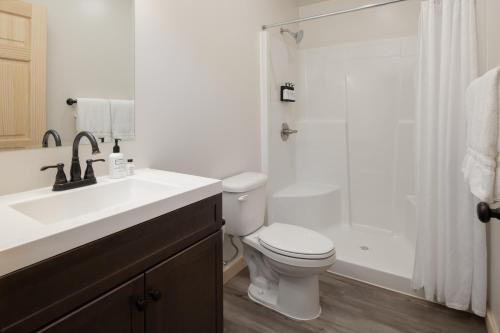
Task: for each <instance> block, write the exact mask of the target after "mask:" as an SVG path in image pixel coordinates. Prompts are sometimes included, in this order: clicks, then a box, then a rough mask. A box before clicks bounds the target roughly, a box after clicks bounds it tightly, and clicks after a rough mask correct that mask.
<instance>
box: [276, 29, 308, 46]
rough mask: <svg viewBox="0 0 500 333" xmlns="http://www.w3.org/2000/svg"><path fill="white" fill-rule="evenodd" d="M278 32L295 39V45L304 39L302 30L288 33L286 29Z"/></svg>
mask: <svg viewBox="0 0 500 333" xmlns="http://www.w3.org/2000/svg"><path fill="white" fill-rule="evenodd" d="M280 32H281V33H282V34H284V33H285V32H286V33H287V34H289V35H290V36H292V38H293V39H295V42H296V43H297V44H300V42H301V41H302V39H303V38H304V30H299V31H297V32H293V31H290V30H288V29H283V28H281V30H280Z"/></svg>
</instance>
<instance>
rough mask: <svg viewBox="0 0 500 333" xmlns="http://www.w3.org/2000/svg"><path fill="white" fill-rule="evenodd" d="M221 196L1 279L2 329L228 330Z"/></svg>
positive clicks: (52, 331) (77, 332)
mask: <svg viewBox="0 0 500 333" xmlns="http://www.w3.org/2000/svg"><path fill="white" fill-rule="evenodd" d="M221 227H222V196H221V195H216V196H214V197H210V198H207V199H204V200H202V201H199V202H197V203H194V204H192V205H189V206H187V207H184V208H181V209H178V210H176V211H173V212H170V213H168V214H165V215H163V216H160V217H158V218H155V219H153V220H151V221H146V222H144V223H141V224H138V225H136V226H135V227H132V228H129V229H126V230H123V231H121V232H119V233H116V234H112V235H110V236H107V237H105V238H102V239H99V240H96V241H94V242H92V243H89V244H86V245H84V246H81V247H79V248H76V249H74V250H71V251H69V252H66V253H63V254H61V255H58V256H56V257H53V258H50V259H47V260H44V261H42V262H40V263H37V264H35V265H32V266H30V267H27V268H24V269H22V270H19V271H16V272H14V273H11V274H9V275H7V276H4V277H0V332H9V333H12V332H44V333H59V332H60V333H63V332H64V333H65V332H72V333H80V332H81V333H84V332H85V333H88V332H92V333H101V332H102V333H105V332H106V333H109V332H119V333H121V332H124V333H125V332H131V333H132V332H133V333H140V332H147V333H156V332H158V333H163V332H169V333H177V332H179V333H181V332H182V333H187V332H197V333H203V332H206V333H212V332H213V333H222V331H223V327H222V324H223V316H222V234H221V231H220V228H221Z"/></svg>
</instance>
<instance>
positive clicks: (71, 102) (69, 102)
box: [66, 98, 78, 106]
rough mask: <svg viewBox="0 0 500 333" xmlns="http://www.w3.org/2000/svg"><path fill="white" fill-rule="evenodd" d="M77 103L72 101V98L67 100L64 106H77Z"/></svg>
mask: <svg viewBox="0 0 500 333" xmlns="http://www.w3.org/2000/svg"><path fill="white" fill-rule="evenodd" d="M77 103H78V100H76V99H73V98H68V99H67V100H66V104H68V105H70V106H71V105H73V104H77Z"/></svg>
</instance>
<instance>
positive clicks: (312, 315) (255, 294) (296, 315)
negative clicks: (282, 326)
mask: <svg viewBox="0 0 500 333" xmlns="http://www.w3.org/2000/svg"><path fill="white" fill-rule="evenodd" d="M284 280H286V278H285V279H283V278H282V279H281V281H280V284H281V285H282V291H281V293H282V295H283V296H282V297H281V298H280V297H279V293H280V291H279V288H276V289H274V288H265V289H264V288H260V287H258V286H256V285H254V284H253V283H250V286H249V287H248V297H249V298H250V299H251V300H252V301H254V302H255V303H258V304H260V305H263V306H265V307H266V308H269V309H271V310H274V311H276V312H278V313H280V314H282V315H284V316H286V317H288V318H291V319H294V320H299V321H306V320H313V319H316V318H318V317H319V316H320V315H321V306H320V305H319V298H315V297H314V296H313V297H312V298H310V295H309V297H307V298H310V302H305V303H304V298H301V299H300V300H299V301H298V302H296V301H294V300H293V299H291V298H293V297H294V295H293V294H294V293H293V292H292V293H286V294H284V293H285V292H286V290H283V288H284V289H286V288H287V286H286V285H287V282H286V281H284ZM316 280H317V278H316ZM315 286H316V288H317V282H316V283H314V281H312V285H311V287H312V289H313V295H314V294H315V293H314V288H315ZM307 289H308V288H307ZM316 290H317V289H316ZM316 293H317V292H316ZM280 303H282V304H280ZM283 303H286V304H283ZM297 304H302V306H301V308H300V309H298V308H296V305H297ZM304 305H305V306H306V307H307V309H304V308H303V307H304Z"/></svg>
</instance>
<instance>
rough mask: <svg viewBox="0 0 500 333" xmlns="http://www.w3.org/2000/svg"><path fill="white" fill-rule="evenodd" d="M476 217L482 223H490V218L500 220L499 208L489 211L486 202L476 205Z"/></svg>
mask: <svg viewBox="0 0 500 333" xmlns="http://www.w3.org/2000/svg"><path fill="white" fill-rule="evenodd" d="M477 217H478V218H479V220H480V221H481V222H483V223H488V222H490V220H491V219H492V218H493V219H497V220H500V208H496V209H491V208H490V205H488V204H487V203H486V202H480V203H478V204H477Z"/></svg>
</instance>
